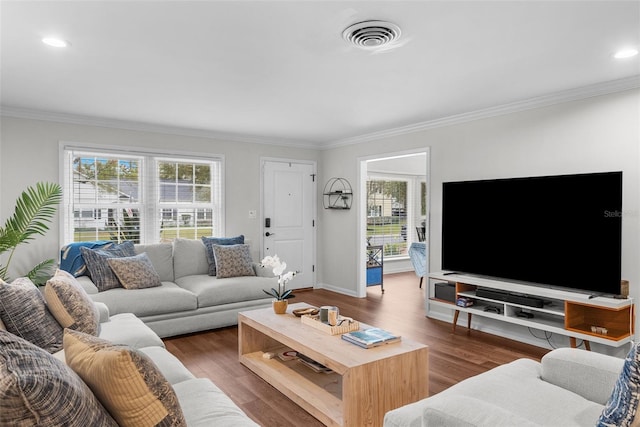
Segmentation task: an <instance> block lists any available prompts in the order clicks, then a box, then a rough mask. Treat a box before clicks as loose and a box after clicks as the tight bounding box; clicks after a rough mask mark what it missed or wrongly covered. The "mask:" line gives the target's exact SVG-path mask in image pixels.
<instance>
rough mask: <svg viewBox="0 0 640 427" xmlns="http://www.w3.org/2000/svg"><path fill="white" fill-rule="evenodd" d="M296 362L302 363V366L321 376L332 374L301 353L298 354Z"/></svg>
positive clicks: (328, 369) (329, 370)
mask: <svg viewBox="0 0 640 427" xmlns="http://www.w3.org/2000/svg"><path fill="white" fill-rule="evenodd" d="M298 360H299V361H300V362H302V364H303V365H305V366H307V367H308V368H311V369H312V370H313V371H315V372H321V373H323V374H329V373H331V372H333V371H332V370H331V369H330V368H327V367H326V366H324V365H323V364H322V363H318V362H316V361H315V360H313V359H312V358H310V357H308V356H305V355H304V354H302V353H298Z"/></svg>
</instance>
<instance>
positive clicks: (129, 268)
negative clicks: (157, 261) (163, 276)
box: [107, 252, 162, 289]
mask: <svg viewBox="0 0 640 427" xmlns="http://www.w3.org/2000/svg"><path fill="white" fill-rule="evenodd" d="M107 262H108V263H109V266H110V267H111V270H113V272H114V273H115V275H116V276H117V277H118V280H119V281H120V284H121V285H122V287H123V288H125V289H144V288H153V287H156V286H160V285H162V283H161V282H160V276H159V275H158V273H157V272H156V269H155V268H153V264H152V263H151V260H150V259H149V257H148V256H147V253H146V252H143V253H141V254H138V255H136V256H131V257H123V258H109V259H108V260H107Z"/></svg>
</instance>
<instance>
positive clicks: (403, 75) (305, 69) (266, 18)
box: [0, 0, 640, 148]
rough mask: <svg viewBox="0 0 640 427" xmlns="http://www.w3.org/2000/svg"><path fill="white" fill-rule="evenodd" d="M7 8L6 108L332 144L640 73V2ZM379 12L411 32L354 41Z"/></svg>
mask: <svg viewBox="0 0 640 427" xmlns="http://www.w3.org/2000/svg"><path fill="white" fill-rule="evenodd" d="M0 19H1V21H0V24H1V25H0V27H1V30H0V37H1V40H0V41H1V45H0V47H1V50H0V55H1V57H0V59H1V63H0V65H1V76H0V77H1V80H0V96H1V106H2V113H3V114H4V115H13V116H21V115H22V116H30V117H40V118H46V119H51V120H61V121H70V122H86V123H97V124H102V125H114V126H119V127H124V128H127V127H130V128H136V127H137V128H147V129H157V130H163V131H168V132H176V133H191V134H202V135H207V136H220V137H228V138H231V139H232V140H248V141H256V142H267V143H283V144H292V145H299V146H310V147H316V148H322V147H327V146H332V145H334V146H335V145H336V144H341V143H348V142H349V141H359V140H366V138H367V137H371V136H376V135H381V134H384V133H385V132H390V131H393V130H399V131H402V130H410V129H417V128H419V127H420V126H424V125H427V124H429V123H436V122H438V121H442V120H445V119H446V118H450V117H457V116H461V115H462V116H464V115H465V114H469V113H472V112H478V111H489V110H491V111H493V110H495V111H499V107H500V106H505V105H515V104H518V103H521V104H522V103H523V102H525V101H527V100H532V99H547V98H548V97H549V96H551V95H552V94H558V93H560V94H562V93H566V94H572V93H580V92H579V90H580V88H585V87H586V88H591V89H593V88H600V87H601V85H602V84H609V85H611V82H622V83H623V84H622V87H625V88H626V87H627V86H629V82H630V81H631V82H632V83H631V86H633V87H637V85H638V83H637V81H638V79H637V77H638V76H639V75H640V59H639V58H640V57H639V56H636V57H634V58H630V59H626V60H616V59H614V58H613V57H612V55H613V53H614V52H615V51H616V50H617V49H619V48H622V47H625V46H633V47H636V48H638V47H639V46H640V2H639V1H567V0H565V1H492V2H490V1H479V0H476V1H381V2H377V1H184V0H183V1H180V0H175V1H51V0H49V1H6V0H2V1H1V3H0ZM371 19H376V20H387V21H390V22H392V23H395V24H397V25H398V26H399V27H400V28H401V31H402V35H401V37H400V39H399V40H398V41H396V42H395V43H394V44H393V45H392V46H391V48H389V49H385V50H381V51H367V50H362V49H358V48H356V47H353V46H350V45H349V44H347V43H346V41H345V40H344V39H343V38H342V31H343V30H344V29H345V28H346V27H348V26H349V25H351V24H353V23H356V22H360V21H364V20H371ZM46 35H57V36H59V37H62V38H64V39H66V40H68V41H69V42H71V46H70V47H68V48H64V49H61V48H51V47H48V46H46V45H44V44H43V43H41V38H42V37H44V36H46ZM634 76H635V77H634ZM607 87H608V86H607ZM612 87H621V85H620V84H618V85H613V86H612ZM576 91H578V92H576ZM587 92H588V91H587ZM587 92H585V93H587ZM587 95H588V93H587ZM587 95H585V96H587ZM545 97H546V98H545ZM523 105H524V104H523ZM492 109H493V110H492Z"/></svg>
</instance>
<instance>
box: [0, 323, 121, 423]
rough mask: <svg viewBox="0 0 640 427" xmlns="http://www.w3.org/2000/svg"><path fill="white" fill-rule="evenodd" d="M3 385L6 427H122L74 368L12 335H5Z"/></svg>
mask: <svg viewBox="0 0 640 427" xmlns="http://www.w3.org/2000/svg"><path fill="white" fill-rule="evenodd" d="M0 379H1V381H0V425H2V426H36V425H37V426H65V427H86V426H114V427H116V426H117V424H116V422H115V421H114V420H113V418H111V416H109V414H108V413H107V411H106V410H105V409H104V407H103V406H102V405H101V404H100V402H98V400H97V399H96V398H95V396H94V395H93V393H91V390H89V387H87V386H86V385H85V383H83V382H82V380H81V379H80V378H79V377H78V375H76V373H75V372H73V371H72V370H71V368H69V367H68V366H67V365H65V364H64V363H63V362H62V361H60V360H58V359H56V358H55V357H53V356H52V355H50V354H49V353H47V352H46V351H44V350H42V349H41V348H38V347H36V346H35V345H33V344H31V343H29V342H27V341H25V340H23V339H22V338H19V337H17V336H15V335H13V334H11V333H9V332H6V331H0Z"/></svg>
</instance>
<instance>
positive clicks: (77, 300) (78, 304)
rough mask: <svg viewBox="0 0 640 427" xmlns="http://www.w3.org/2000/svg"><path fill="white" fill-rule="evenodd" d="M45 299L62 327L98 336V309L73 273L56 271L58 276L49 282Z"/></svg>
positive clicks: (45, 291) (45, 288)
mask: <svg viewBox="0 0 640 427" xmlns="http://www.w3.org/2000/svg"><path fill="white" fill-rule="evenodd" d="M44 299H45V301H46V302H47V307H48V308H49V310H50V311H51V314H53V317H55V318H56V320H57V321H58V323H59V324H60V326H62V327H63V328H70V329H75V330H76V331H81V332H85V333H87V334H91V335H98V332H99V330H100V313H99V312H98V307H96V305H95V304H94V303H93V301H92V300H91V298H90V297H89V295H88V294H87V292H86V291H85V290H84V288H83V287H82V285H81V284H80V283H78V280H77V279H76V278H75V277H73V276H72V275H71V273H68V272H66V271H63V270H58V271H56V274H55V275H54V276H53V277H52V278H51V279H49V280H47V284H46V286H45V287H44Z"/></svg>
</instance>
